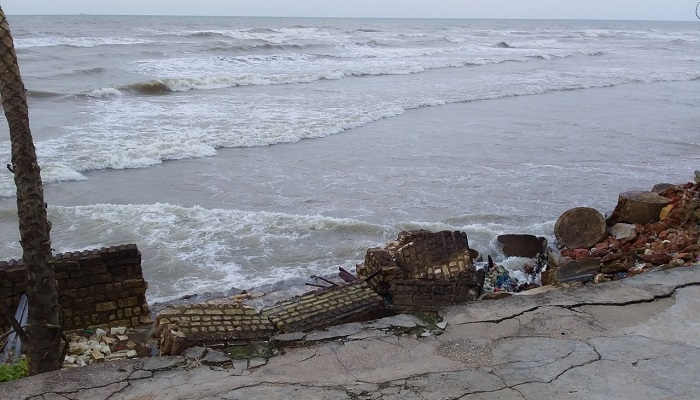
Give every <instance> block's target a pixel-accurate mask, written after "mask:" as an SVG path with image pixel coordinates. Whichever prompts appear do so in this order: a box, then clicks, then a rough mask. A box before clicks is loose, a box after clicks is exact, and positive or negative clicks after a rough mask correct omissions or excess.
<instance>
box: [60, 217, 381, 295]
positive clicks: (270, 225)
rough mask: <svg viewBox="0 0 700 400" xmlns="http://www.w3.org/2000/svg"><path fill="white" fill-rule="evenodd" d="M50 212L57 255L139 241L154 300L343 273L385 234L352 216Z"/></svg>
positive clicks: (377, 227)
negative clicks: (349, 238)
mask: <svg viewBox="0 0 700 400" xmlns="http://www.w3.org/2000/svg"><path fill="white" fill-rule="evenodd" d="M49 214H50V215H49V216H50V218H51V219H52V221H53V225H54V230H53V231H54V232H55V235H54V246H58V247H59V248H58V249H57V251H69V250H76V249H82V248H91V247H100V246H105V245H112V244H116V243H123V242H125V241H126V242H134V243H138V244H139V246H140V249H141V251H142V253H143V258H144V261H143V265H144V274H145V276H146V279H147V280H148V281H149V293H148V296H149V301H151V302H153V301H163V300H169V299H172V298H174V297H178V296H181V295H183V294H188V293H190V294H191V293H204V292H212V291H224V290H227V289H230V288H232V287H238V288H253V287H259V286H262V285H266V284H273V283H276V282H278V281H283V280H289V279H307V278H308V276H310V275H312V274H327V273H330V272H331V271H333V270H335V272H337V266H338V265H344V266H346V267H348V268H350V267H351V265H352V263H353V262H356V261H357V260H358V259H359V258H361V255H362V253H363V251H364V249H366V247H367V246H370V245H372V244H374V236H373V235H375V234H376V232H378V231H379V232H381V231H382V227H380V226H376V225H372V224H367V223H365V222H362V221H357V220H352V219H342V218H328V217H322V216H317V215H310V216H307V215H290V214H282V213H269V212H251V211H241V210H224V209H205V208H202V207H189V208H186V207H180V206H176V205H172V204H167V203H157V204H151V205H114V204H95V205H89V206H79V207H50V208H49ZM347 229H352V230H353V232H355V234H358V233H360V236H359V240H358V241H357V242H353V243H347V242H345V243H343V241H342V240H339V239H340V238H341V237H342V235H344V234H346V233H345V232H346V230H347ZM363 231H364V232H366V233H364V234H362V232H363ZM362 235H364V237H365V240H364V241H363V240H362V239H361V238H362ZM86 237H92V238H94V239H93V240H92V241H90V242H88V243H86V242H85V238H86ZM348 246H349V247H348ZM331 248H332V250H331V251H330V253H329V249H331ZM251 255H255V257H251ZM348 257H349V258H348ZM262 271H264V274H261V272H262Z"/></svg>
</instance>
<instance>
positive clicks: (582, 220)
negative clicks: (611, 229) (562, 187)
mask: <svg viewBox="0 0 700 400" xmlns="http://www.w3.org/2000/svg"><path fill="white" fill-rule="evenodd" d="M554 236H556V238H557V241H558V242H559V244H560V245H562V246H564V247H567V248H569V249H583V248H586V249H587V248H590V247H592V246H593V245H595V244H596V243H598V242H600V241H601V240H603V239H605V237H606V236H607V226H606V224H605V218H604V217H603V214H601V213H600V212H598V210H596V209H594V208H590V207H576V208H572V209H571V210H569V211H566V212H565V213H564V214H562V215H561V216H560V217H559V219H557V223H556V224H555V225H554Z"/></svg>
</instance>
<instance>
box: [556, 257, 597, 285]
mask: <svg viewBox="0 0 700 400" xmlns="http://www.w3.org/2000/svg"><path fill="white" fill-rule="evenodd" d="M598 272H600V259H598V258H593V257H588V258H584V259H582V260H577V261H570V262H568V263H567V264H565V265H563V266H561V267H559V268H558V269H557V272H556V280H557V281H558V282H560V283H565V282H590V281H592V280H593V278H594V277H595V275H596V274H597V273H598Z"/></svg>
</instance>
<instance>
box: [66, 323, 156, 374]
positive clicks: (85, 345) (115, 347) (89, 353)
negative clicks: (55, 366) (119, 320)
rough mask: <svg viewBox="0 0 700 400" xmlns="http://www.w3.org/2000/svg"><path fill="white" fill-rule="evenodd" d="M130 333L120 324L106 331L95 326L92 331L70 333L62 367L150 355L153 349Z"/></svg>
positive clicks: (81, 365)
mask: <svg viewBox="0 0 700 400" xmlns="http://www.w3.org/2000/svg"><path fill="white" fill-rule="evenodd" d="M130 333H132V331H127V328H126V327H124V326H121V327H115V328H110V329H109V330H108V331H105V330H104V329H101V328H97V329H96V330H94V331H92V330H84V331H83V332H82V334H80V333H72V334H70V335H69V336H68V339H69V343H68V353H67V354H66V357H65V359H64V361H63V368H74V367H83V366H85V365H89V364H94V363H102V362H105V361H116V360H125V359H127V358H136V357H144V356H150V355H152V352H153V349H152V348H151V347H150V346H148V344H146V343H142V342H141V341H140V340H139V339H137V338H136V337H135V335H130Z"/></svg>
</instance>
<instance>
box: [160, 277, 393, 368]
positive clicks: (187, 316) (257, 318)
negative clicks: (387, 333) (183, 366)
mask: <svg viewBox="0 0 700 400" xmlns="http://www.w3.org/2000/svg"><path fill="white" fill-rule="evenodd" d="M384 315H385V308H384V301H383V299H382V298H381V297H380V296H378V295H377V294H376V293H374V291H373V290H372V289H371V288H370V287H369V286H368V285H367V284H366V283H364V282H355V283H350V284H345V285H339V286H333V287H329V288H324V289H320V290H316V291H312V292H309V293H305V294H303V295H301V296H297V297H293V298H291V299H288V300H284V301H282V302H280V303H277V304H275V305H273V306H270V307H266V308H264V309H263V310H262V311H260V312H257V311H255V310H254V309H252V308H250V307H248V306H246V305H244V304H241V303H239V302H229V303H223V304H222V303H214V302H209V303H201V304H192V305H176V306H170V307H168V308H166V309H165V310H163V311H161V312H160V313H158V316H157V317H156V322H155V327H154V333H155V336H156V337H157V338H159V348H160V351H161V354H164V355H165V354H169V355H178V354H181V353H182V352H183V351H184V350H185V349H187V348H188V347H192V346H206V347H214V348H221V347H226V346H231V345H237V344H246V343H251V342H256V341H267V340H269V339H270V338H271V337H273V336H274V335H276V334H280V333H290V332H302V331H309V330H314V329H324V328H327V327H329V326H332V325H338V324H343V323H348V322H361V321H368V320H371V319H375V318H379V317H383V316H384Z"/></svg>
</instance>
